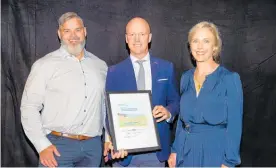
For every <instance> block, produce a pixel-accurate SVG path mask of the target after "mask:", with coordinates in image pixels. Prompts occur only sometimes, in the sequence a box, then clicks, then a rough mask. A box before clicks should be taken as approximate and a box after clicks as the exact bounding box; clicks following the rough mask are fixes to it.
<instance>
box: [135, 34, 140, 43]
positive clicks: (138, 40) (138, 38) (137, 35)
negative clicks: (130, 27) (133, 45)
mask: <svg viewBox="0 0 276 168" xmlns="http://www.w3.org/2000/svg"><path fill="white" fill-rule="evenodd" d="M134 40H135V42H140V35H139V34H135V36H134Z"/></svg>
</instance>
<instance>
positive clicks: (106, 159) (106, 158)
mask: <svg viewBox="0 0 276 168" xmlns="http://www.w3.org/2000/svg"><path fill="white" fill-rule="evenodd" d="M110 144H111V142H105V143H104V161H105V162H107V161H108V153H109V151H110Z"/></svg>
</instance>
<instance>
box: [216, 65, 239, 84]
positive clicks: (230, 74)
mask: <svg viewBox="0 0 276 168" xmlns="http://www.w3.org/2000/svg"><path fill="white" fill-rule="evenodd" d="M220 69H221V70H220V74H221V76H223V79H224V80H225V81H226V82H230V83H232V82H233V81H234V82H236V81H240V75H239V74H238V73H237V72H234V71H230V70H228V69H227V68H225V67H224V66H220Z"/></svg>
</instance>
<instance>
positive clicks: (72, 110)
mask: <svg viewBox="0 0 276 168" xmlns="http://www.w3.org/2000/svg"><path fill="white" fill-rule="evenodd" d="M84 53H85V54H84V57H83V58H82V60H78V59H77V58H76V57H74V56H71V55H70V54H69V53H68V52H67V51H66V50H65V49H64V48H62V47H60V49H58V50H56V51H54V52H52V53H49V54H47V55H46V56H44V57H42V58H41V59H39V60H37V61H36V62H35V63H34V65H33V66H32V69H31V72H30V75H29V77H28V79H27V82H26V85H25V89H24V92H23V96H22V101H21V121H22V125H23V128H24V131H25V133H26V135H27V136H28V138H29V139H30V141H31V142H32V143H33V144H34V146H35V148H36V150H37V151H38V152H41V151H42V150H44V149H45V148H47V147H48V146H50V145H51V142H50V141H49V140H48V139H47V137H46V135H47V134H49V133H50V132H51V131H58V132H63V133H70V134H77V135H87V136H91V137H94V136H100V135H102V129H103V126H104V124H105V122H104V120H105V113H106V112H105V105H104V91H105V90H104V89H105V80H106V73H107V65H106V63H105V62H104V61H102V60H100V59H99V58H98V57H96V56H95V55H93V54H92V53H90V52H88V51H86V50H85V52H84ZM40 112H41V113H40Z"/></svg>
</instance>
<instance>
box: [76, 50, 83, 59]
mask: <svg viewBox="0 0 276 168" xmlns="http://www.w3.org/2000/svg"><path fill="white" fill-rule="evenodd" d="M83 55H84V50H82V51H81V52H80V54H79V55H76V56H75V57H76V58H77V59H78V60H81V59H82V58H83Z"/></svg>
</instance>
